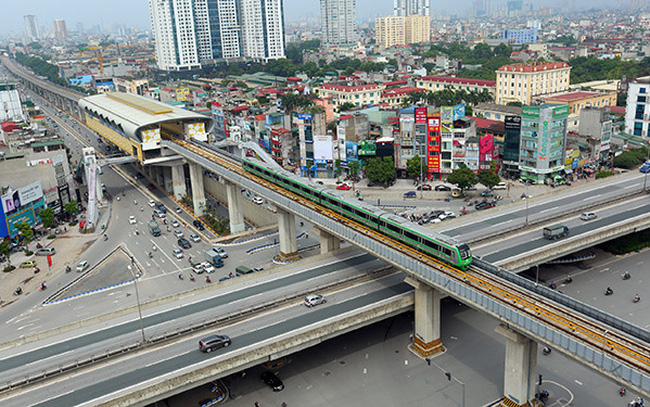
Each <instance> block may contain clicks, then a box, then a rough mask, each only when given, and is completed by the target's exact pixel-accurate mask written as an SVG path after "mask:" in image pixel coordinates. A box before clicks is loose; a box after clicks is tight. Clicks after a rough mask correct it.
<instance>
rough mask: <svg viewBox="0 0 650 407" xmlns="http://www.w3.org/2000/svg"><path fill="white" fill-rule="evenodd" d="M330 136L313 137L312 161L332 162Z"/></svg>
mask: <svg viewBox="0 0 650 407" xmlns="http://www.w3.org/2000/svg"><path fill="white" fill-rule="evenodd" d="M332 155H333V153H332V136H314V160H315V161H316V162H319V163H323V162H326V161H328V160H332Z"/></svg>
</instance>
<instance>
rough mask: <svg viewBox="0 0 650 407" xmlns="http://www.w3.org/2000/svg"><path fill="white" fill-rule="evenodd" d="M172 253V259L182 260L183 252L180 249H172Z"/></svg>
mask: <svg viewBox="0 0 650 407" xmlns="http://www.w3.org/2000/svg"><path fill="white" fill-rule="evenodd" d="M173 253H174V257H176V258H177V259H182V258H183V256H184V255H183V251H182V250H181V249H174V251H173Z"/></svg>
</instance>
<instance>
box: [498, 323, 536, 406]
mask: <svg viewBox="0 0 650 407" xmlns="http://www.w3.org/2000/svg"><path fill="white" fill-rule="evenodd" d="M496 331H497V332H498V333H500V334H501V335H503V336H505V337H506V364H505V369H504V370H505V378H504V385H503V387H504V389H503V395H504V397H505V398H504V399H503V401H502V402H501V406H508V407H519V406H531V405H533V406H534V405H536V404H535V385H536V380H537V342H534V341H532V340H531V339H530V338H528V337H526V336H524V335H522V334H520V333H518V332H515V331H513V330H511V329H508V328H506V327H505V326H503V325H499V326H498V327H497V328H496Z"/></svg>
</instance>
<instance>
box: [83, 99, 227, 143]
mask: <svg viewBox="0 0 650 407" xmlns="http://www.w3.org/2000/svg"><path fill="white" fill-rule="evenodd" d="M79 106H80V107H81V108H82V109H84V110H85V109H88V110H89V111H91V112H93V113H94V114H96V115H98V116H100V117H102V118H103V119H105V120H107V121H110V122H112V123H114V124H115V126H119V127H121V128H122V129H123V130H124V133H125V134H126V135H128V136H129V137H131V138H133V139H136V140H137V139H139V138H140V137H139V135H138V133H139V131H140V130H141V129H142V128H147V127H151V126H154V125H159V124H162V123H183V122H184V123H197V122H203V123H205V131H206V132H210V131H212V127H213V126H214V121H213V120H212V118H211V117H209V116H205V115H202V114H199V113H194V112H190V111H188V110H184V109H179V108H177V107H174V106H170V105H168V104H166V103H161V102H158V101H156V100H153V99H149V98H146V97H144V96H139V95H135V94H131V93H123V92H109V93H103V94H100V95H93V96H88V97H85V98H82V99H81V100H80V101H79Z"/></svg>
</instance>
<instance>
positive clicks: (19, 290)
mask: <svg viewBox="0 0 650 407" xmlns="http://www.w3.org/2000/svg"><path fill="white" fill-rule="evenodd" d="M22 293H23V289H22V288H20V287H18V288H16V291H14V295H20V294H22Z"/></svg>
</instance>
